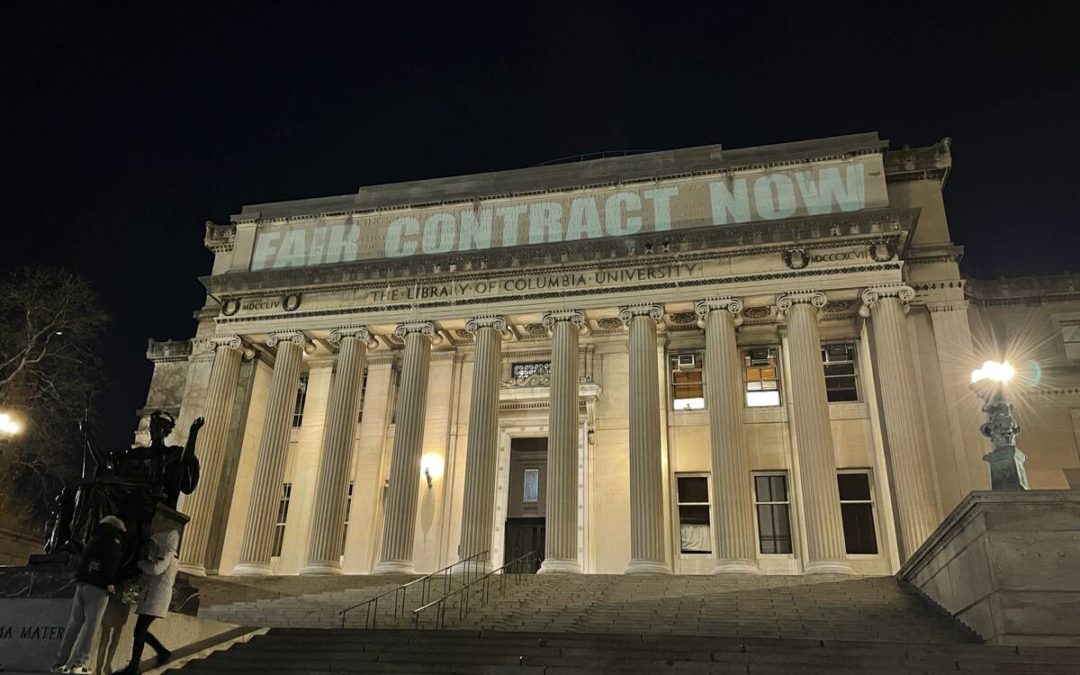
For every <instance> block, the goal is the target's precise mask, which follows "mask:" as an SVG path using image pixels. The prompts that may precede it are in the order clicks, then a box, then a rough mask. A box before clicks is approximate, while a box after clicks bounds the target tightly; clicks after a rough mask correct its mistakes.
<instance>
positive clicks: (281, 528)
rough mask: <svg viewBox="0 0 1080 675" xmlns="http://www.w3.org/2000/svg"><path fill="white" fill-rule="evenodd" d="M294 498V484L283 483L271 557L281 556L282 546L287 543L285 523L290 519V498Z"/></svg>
mask: <svg viewBox="0 0 1080 675" xmlns="http://www.w3.org/2000/svg"><path fill="white" fill-rule="evenodd" d="M291 496H292V483H282V485H281V500H280V501H278V509H277V522H276V523H274V549H273V553H272V554H271V555H273V556H275V557H276V556H280V555H281V545H282V544H284V543H285V521H286V520H287V519H288V517H289V497H291Z"/></svg>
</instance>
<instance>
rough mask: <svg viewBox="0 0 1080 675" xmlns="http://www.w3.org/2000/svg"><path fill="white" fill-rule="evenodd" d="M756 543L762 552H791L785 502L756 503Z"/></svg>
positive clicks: (789, 527) (789, 526) (789, 528)
mask: <svg viewBox="0 0 1080 675" xmlns="http://www.w3.org/2000/svg"><path fill="white" fill-rule="evenodd" d="M757 508H758V545H759V548H760V550H761V552H762V553H791V525H790V522H789V521H788V507H787V504H760V505H758V507H757Z"/></svg>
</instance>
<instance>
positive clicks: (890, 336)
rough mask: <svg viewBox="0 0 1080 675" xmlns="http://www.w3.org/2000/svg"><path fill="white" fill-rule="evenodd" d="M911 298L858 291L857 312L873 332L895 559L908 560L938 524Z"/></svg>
mask: <svg viewBox="0 0 1080 675" xmlns="http://www.w3.org/2000/svg"><path fill="white" fill-rule="evenodd" d="M914 297H915V291H914V290H912V289H911V288H910V287H908V286H900V285H897V286H878V287H875V288H868V289H866V290H865V291H863V294H862V301H863V307H862V308H860V310H859V313H860V314H861V315H863V316H864V317H869V318H870V326H871V328H872V329H873V331H874V356H875V358H876V360H877V370H878V381H879V382H880V383H881V407H882V411H883V412H884V417H885V434H886V437H887V438H888V443H887V444H886V447H887V449H888V452H889V460H890V461H889V465H890V468H891V469H892V474H893V485H894V490H893V499H894V500H895V501H896V511H897V514H898V515H899V520H900V543H901V549H902V550H901V560H906V559H907V558H909V557H911V554H912V553H914V552H915V551H916V550H917V549H918V548H919V546H921V545H922V543H923V542H924V541H926V538H927V537H929V536H930V534H931V533H933V531H934V529H935V528H936V527H937V525H938V522H939V521H940V518H939V516H938V509H937V499H936V497H935V495H934V489H933V475H932V472H931V470H930V453H929V451H928V449H927V447H926V435H925V427H926V422H925V420H924V419H923V415H922V410H921V409H920V406H919V392H918V388H917V385H916V383H915V372H914V362H913V359H912V356H911V342H910V338H909V337H908V330H907V322H906V319H905V314H906V311H905V305H906V304H907V303H909V302H911V300H912V299H913V298H914Z"/></svg>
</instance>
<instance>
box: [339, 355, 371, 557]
mask: <svg viewBox="0 0 1080 675" xmlns="http://www.w3.org/2000/svg"><path fill="white" fill-rule="evenodd" d="M364 372H367V371H364ZM352 492H353V481H349V491H348V492H346V493H345V527H343V528H341V556H342V557H345V539H346V538H348V536H349V512H350V511H352Z"/></svg>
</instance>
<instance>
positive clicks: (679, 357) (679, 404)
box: [671, 352, 705, 410]
mask: <svg viewBox="0 0 1080 675" xmlns="http://www.w3.org/2000/svg"><path fill="white" fill-rule="evenodd" d="M703 365H704V363H703V361H702V355H701V353H700V352H692V353H686V354H672V355H671V401H672V406H673V407H674V408H675V410H702V409H704V408H705V380H704V372H703V371H702V366H703Z"/></svg>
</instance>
